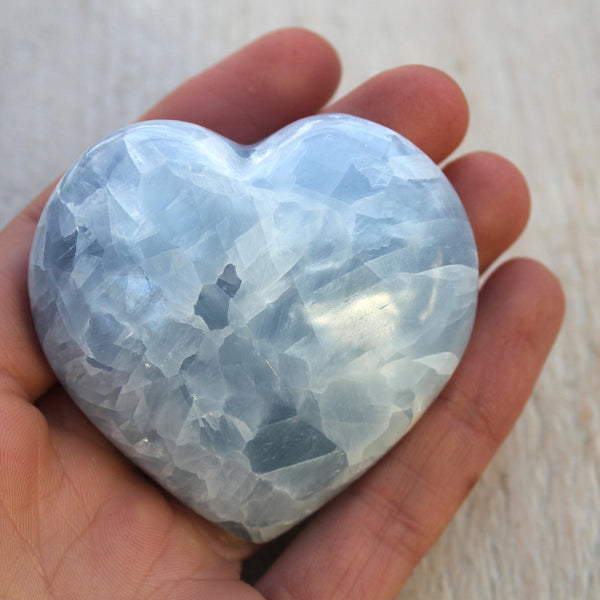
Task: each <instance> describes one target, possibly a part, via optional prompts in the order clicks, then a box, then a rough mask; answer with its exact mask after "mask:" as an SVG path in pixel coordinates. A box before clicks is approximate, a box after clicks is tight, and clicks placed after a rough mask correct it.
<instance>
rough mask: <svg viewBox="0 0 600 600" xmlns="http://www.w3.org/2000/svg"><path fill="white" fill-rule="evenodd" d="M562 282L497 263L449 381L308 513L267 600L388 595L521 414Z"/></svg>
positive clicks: (553, 328)
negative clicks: (340, 488)
mask: <svg viewBox="0 0 600 600" xmlns="http://www.w3.org/2000/svg"><path fill="white" fill-rule="evenodd" d="M563 310H564V300H563V296H562V291H561V289H560V285H559V284H558V282H557V281H556V279H555V278H554V276H553V275H552V274H550V273H549V272H548V271H546V270H545V269H544V268H543V267H542V266H541V265H539V264H537V263H534V262H533V261H526V260H519V261H513V262H511V263H508V264H506V265H504V266H503V267H501V268H500V269H499V270H498V271H497V272H496V273H495V274H494V275H492V277H491V278H490V280H489V281H488V283H487V284H486V285H485V287H484V289H483V291H482V294H481V303H480V309H479V311H478V315H477V320H476V327H475V330H474V334H473V337H472V339H471V342H470V344H469V347H468V349H467V352H466V354H465V356H464V358H463V361H462V362H461V364H460V366H459V368H458V370H457V371H456V373H455V375H454V377H453V378H452V380H451V382H450V383H449V384H448V386H447V387H446V388H445V389H444V391H443V392H442V394H441V396H440V398H439V399H438V400H437V401H436V402H435V403H434V404H433V406H432V407H431V408H430V410H429V411H428V412H427V413H426V414H425V416H424V417H423V419H422V420H421V421H420V422H419V423H418V424H417V425H416V426H415V428H414V429H413V431H412V432H411V433H410V434H409V435H408V436H407V437H406V438H405V439H404V440H403V441H402V442H400V444H398V445H397V446H396V447H395V448H394V449H393V450H392V451H391V452H390V453H388V454H387V455H386V456H385V457H384V458H383V459H382V460H381V461H380V462H379V463H378V464H377V465H376V466H375V468H374V469H372V470H371V471H370V472H369V473H367V474H366V475H365V476H364V477H363V478H362V479H361V480H359V481H358V482H357V483H356V484H354V485H353V486H352V487H351V488H349V490H347V491H346V492H345V493H344V494H342V495H341V496H340V497H339V498H338V499H337V500H336V501H334V502H333V503H332V504H330V505H329V506H328V507H326V508H325V509H324V510H323V511H322V512H321V513H319V514H318V515H317V516H316V517H315V518H314V520H312V521H310V522H309V523H308V524H307V525H306V527H305V529H304V530H303V531H302V532H301V533H300V534H299V536H298V537H297V538H296V540H295V542H294V543H293V544H292V545H291V546H290V547H289V548H288V549H287V550H286V551H285V552H284V554H282V556H281V557H280V558H279V560H278V561H277V562H276V563H275V564H274V565H273V567H272V568H271V570H270V571H269V572H267V574H266V575H265V576H264V577H263V579H262V580H261V581H260V582H259V584H258V589H259V590H260V591H261V592H262V593H263V594H264V595H265V596H266V597H268V598H269V599H270V600H283V599H284V598H292V597H293V598H295V600H305V599H306V600H308V599H314V598H328V599H334V598H340V599H341V598H344V599H345V600H359V599H360V600H369V599H373V600H375V599H377V600H384V599H389V600H391V599H393V598H395V597H396V595H397V593H398V592H399V590H400V588H401V587H402V585H403V583H404V582H405V580H406V579H407V577H408V576H409V574H410V572H411V571H412V569H413V568H414V566H415V565H416V564H417V563H418V562H419V560H420V559H421V558H422V557H423V555H424V554H425V553H426V552H427V550H428V549H429V548H430V547H431V545H432V544H433V542H434V541H435V540H436V539H437V537H438V536H439V535H440V534H441V532H442V530H443V529H444V527H445V526H446V525H447V523H448V521H449V520H450V518H451V517H452V515H453V514H454V512H455V511H456V510H457V508H458V506H459V505H460V503H461V502H462V501H463V500H464V498H465V497H466V495H467V494H468V492H469V491H470V489H471V488H472V486H473V485H474V483H475V482H476V481H477V479H478V478H479V476H480V475H481V473H482V471H483V469H484V468H485V466H486V465H487V463H488V461H489V460H490V458H491V457H492V455H493V454H494V452H495V451H496V450H497V448H498V446H499V444H500V443H501V442H502V440H503V439H504V437H505V436H506V435H507V434H508V432H509V431H510V429H511V427H512V426H513V424H514V422H515V420H516V419H517V417H518V415H519V414H520V412H521V410H522V408H523V406H524V404H525V402H526V400H527V398H528V396H529V395H530V393H531V391H532V388H533V385H534V383H535V380H536V378H537V376H538V374H539V371H540V369H541V367H542V365H543V363H544V360H545V358H546V356H547V354H548V352H549V350H550V347H551V345H552V342H553V340H554V338H555V336H556V334H557V332H558V329H559V327H560V323H561V320H562V315H563Z"/></svg>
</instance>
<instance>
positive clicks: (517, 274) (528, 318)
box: [484, 258, 566, 349]
mask: <svg viewBox="0 0 600 600" xmlns="http://www.w3.org/2000/svg"><path fill="white" fill-rule="evenodd" d="M507 280H508V281H507ZM507 284H508V285H510V287H511V289H512V290H513V298H514V301H515V302H517V303H518V304H519V306H520V311H519V312H520V314H521V320H522V321H523V322H524V323H527V329H528V330H531V331H536V332H538V333H540V334H541V335H538V336H537V339H539V340H540V343H541V344H543V345H544V346H547V348H548V349H549V348H550V346H551V345H552V343H553V342H554V339H555V338H556V336H557V335H558V332H559V331H560V328H561V326H562V322H563V319H564V315H565V310H566V298H565V292H564V289H563V287H562V284H561V282H560V280H559V279H558V277H557V276H556V275H555V274H554V273H553V272H552V271H551V270H550V269H549V268H548V267H546V266H545V265H543V264H542V263H541V262H539V261H537V260H535V259H532V258H513V259H511V260H509V261H507V262H506V263H504V264H502V265H500V267H498V269H497V270H496V271H495V273H494V274H493V275H492V277H491V278H490V280H488V282H487V283H486V286H485V287H484V290H485V292H486V294H487V295H488V296H491V295H494V296H495V297H497V298H498V299H499V300H498V301H500V298H501V295H500V294H498V295H497V296H496V294H495V291H496V288H500V287H505V286H507Z"/></svg>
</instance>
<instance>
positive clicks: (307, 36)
mask: <svg viewBox="0 0 600 600" xmlns="http://www.w3.org/2000/svg"><path fill="white" fill-rule="evenodd" d="M338 78H339V63H338V59H337V57H336V55H335V52H334V50H333V49H332V48H331V46H329V44H328V43H327V42H325V41H324V40H323V39H322V38H320V37H319V36H317V35H315V34H312V33H309V32H307V31H304V30H299V29H291V30H283V31H279V32H275V33H272V34H270V35H267V36H265V37H263V38H261V39H259V40H257V41H256V42H254V43H252V44H250V45H249V46H247V47H246V48H244V49H242V50H240V51H238V52H236V53H235V54H233V55H232V56H230V57H229V58H226V59H225V60H223V61H222V62H221V63H219V64H217V65H215V66H214V67H212V68H210V69H208V70H207V71H205V72H204V73H201V74H200V75H198V76H197V77H195V78H194V79H191V80H190V81H188V82H187V83H185V84H183V85H182V86H181V87H180V88H178V89H177V90H176V91H175V92H173V93H172V94H170V95H169V96H167V98H165V99H164V100H163V101H162V102H160V103H159V104H157V105H156V106H155V107H154V108H153V109H151V110H150V111H149V112H148V113H147V114H146V115H145V116H144V117H145V118H153V119H157V118H162V119H180V120H189V121H193V122H195V123H202V124H204V125H207V126H209V127H211V128H212V129H214V130H216V131H218V132H220V133H223V134H224V135H227V136H229V137H232V138H234V139H237V140H238V141H254V140H256V139H259V138H262V137H265V136H266V135H268V134H269V133H271V132H272V131H274V130H276V129H278V128H279V127H280V126H281V125H283V124H284V123H286V122H287V121H289V120H294V119H296V118H300V117H302V116H305V115H306V114H309V113H311V112H313V111H315V110H318V109H319V108H320V106H321V105H322V103H324V102H326V101H327V100H328V99H329V96H330V95H331V94H332V93H333V90H334V89H335V87H336V85H337V81H338ZM52 188H53V186H52V187H49V188H48V189H46V190H45V191H44V192H42V193H41V194H40V195H39V196H38V197H37V198H36V199H35V200H34V201H33V202H32V203H31V204H30V205H29V206H28V207H27V208H26V209H25V210H23V211H22V212H21V214H19V215H18V216H17V217H16V218H15V219H14V220H13V221H12V222H11V223H10V224H9V225H8V227H7V228H6V229H5V230H4V231H2V232H0V256H1V257H2V261H1V264H0V297H1V298H2V303H0V340H2V344H1V345H0V374H1V373H3V374H5V375H8V376H9V377H11V378H13V379H14V382H16V383H17V384H18V385H19V386H21V387H22V389H23V393H24V394H25V395H26V396H27V397H28V398H30V399H31V400H32V401H33V400H35V399H36V398H38V397H39V396H40V395H41V394H42V393H43V392H44V391H45V390H46V389H48V387H49V386H50V385H52V383H53V381H54V377H53V375H52V372H51V370H50V368H49V367H48V365H47V363H46V360H45V358H44V356H43V353H42V351H41V349H40V347H39V344H38V342H37V338H36V336H35V332H34V330H33V325H32V321H31V315H30V312H29V299H28V293H27V263H28V258H29V257H28V255H29V248H30V246H31V240H32V238H33V234H34V231H35V228H36V226H37V221H38V219H39V215H40V213H41V211H42V208H43V206H44V204H45V203H46V200H47V199H48V196H49V195H50V192H51V190H52Z"/></svg>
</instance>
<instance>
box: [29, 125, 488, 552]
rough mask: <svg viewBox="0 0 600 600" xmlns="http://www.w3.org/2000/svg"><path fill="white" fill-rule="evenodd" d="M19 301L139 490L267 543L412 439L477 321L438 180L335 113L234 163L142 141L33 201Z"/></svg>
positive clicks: (238, 153)
mask: <svg viewBox="0 0 600 600" xmlns="http://www.w3.org/2000/svg"><path fill="white" fill-rule="evenodd" d="M29 286H30V295H31V300H32V308H33V315H34V318H35V325H36V328H37V332H38V335H39V337H40V340H41V342H42V345H43V348H44V350H45V352H46V355H47V357H48V360H49V361H50V364H51V365H52V367H53V369H54V370H55V372H56V374H57V376H58V378H59V379H60V381H61V382H62V384H63V385H64V387H65V388H66V389H67V391H68V392H69V394H70V395H71V396H72V397H73V399H74V400H75V401H76V402H77V404H78V405H79V406H80V407H81V409H82V410H83V411H84V412H85V413H86V414H87V415H88V417H89V418H90V419H91V420H92V421H93V423H94V424H95V425H96V426H97V427H98V428H99V429H100V430H101V431H102V432H104V434H105V435H106V436H108V437H109V438H110V439H111V440H112V441H113V442H114V443H115V444H116V445H117V446H118V447H119V448H120V449H121V450H122V451H123V452H124V453H125V454H126V455H127V456H129V457H130V458H131V459H133V460H134V461H135V462H136V463H137V464H138V465H139V466H140V467H141V468H142V469H144V470H145V471H147V472H148V473H149V474H150V475H151V476H152V477H153V478H154V479H156V481H158V482H159V483H160V484H162V485H163V486H164V487H165V488H166V489H168V490H169V491H171V492H172V493H173V494H174V495H175V496H177V497H178V498H179V499H180V500H182V501H183V502H184V503H186V504H188V505H189V506H190V507H191V508H193V509H194V510H196V511H197V512H198V513H200V514H201V515H203V516H205V517H206V518H208V519H210V520H212V521H215V522H216V523H219V524H220V525H221V526H222V527H224V528H225V529H227V530H229V531H231V532H234V533H235V534H237V535H240V536H243V537H246V538H250V539H253V540H255V541H265V540H268V539H270V538H272V537H275V536H276V535H278V534H280V533H282V532H283V531H285V530H286V529H288V528H290V527H291V526H292V525H294V524H295V523H297V522H298V521H299V520H301V519H303V518H304V517H305V516H307V515H308V514H310V513H312V512H313V511H315V510H316V509H317V508H319V507H320V506H321V505H322V504H324V503H325V502H326V501H327V500H328V499H329V498H331V497H332V496H333V495H334V494H335V493H337V492H338V491H340V490H341V489H342V488H343V487H344V486H346V485H347V484H348V483H349V482H350V481H352V480H353V479H355V478H356V477H358V476H359V475H360V474H361V473H362V472H364V471H365V470H366V469H367V468H368V467H369V466H370V465H372V464H373V463H374V462H375V461H376V460H377V459H378V458H380V457H381V456H382V455H383V454H384V453H385V452H386V451H387V450H388V449H389V448H390V447H391V446H392V445H393V444H395V443H396V442H397V441H398V440H399V439H400V437H402V435H403V434H404V433H405V432H406V431H407V430H408V429H409V428H410V426H411V425H412V424H413V423H414V422H415V420H416V419H418V418H419V417H420V416H421V414H422V413H423V412H424V410H425V409H426V408H427V406H428V405H429V404H430V403H431V401H432V400H433V399H434V398H435V396H436V395H437V394H438V392H439V391H440V390H441V388H442V387H443V385H444V384H445V382H446V381H447V380H448V378H449V377H450V375H451V374H452V372H453V370H454V369H455V367H456V365H457V363H458V361H459V358H460V357H461V355H462V353H463V351H464V348H465V346H466V343H467V340H468V337H469V334H470V331H471V327H472V324H473V317H474V312H475V306H476V297H477V286H478V272H477V256H476V250H475V244H474V240H473V235H472V232H471V229H470V227H469V223H468V220H467V217H466V215H465V213H464V210H463V208H462V205H461V203H460V201H459V199H458V197H457V195H456V193H455V192H454V190H453V189H452V187H451V186H450V184H449V183H448V181H447V180H446V179H445V177H444V176H443V175H442V173H441V171H440V170H439V169H438V168H437V167H436V166H435V165H434V164H433V163H432V162H431V161H430V160H429V159H428V158H427V157H426V156H425V155H424V154H423V153H422V152H421V151H420V150H418V149H417V148H416V147H415V146H413V145H412V144H411V143H410V142H408V141H407V140H405V139H403V138H402V137H400V136H399V135H397V134H396V133H394V132H392V131H390V130H388V129H386V128H384V127H381V126H379V125H376V124H374V123H371V122H369V121H365V120H362V119H358V118H355V117H351V116H347V115H326V116H317V117H312V118H308V119H304V120H302V121H299V122H297V123H294V124H292V125H289V126H288V127H286V128H285V129H282V130H281V131H279V132H278V133H276V134H275V135H273V136H271V137H270V138H268V139H266V140H265V141H263V142H261V143H259V144H257V145H256V146H239V145H237V144H234V143H233V142H231V141H229V140H226V139H224V138H222V137H220V136H218V135H216V134H214V133H212V132H210V131H207V130H205V129H203V128H201V127H198V126H195V125H191V124H186V123H179V122H175V121H155V122H147V123H141V124H137V125H133V126H131V127H128V128H125V129H122V130H120V131H117V132H116V133H114V134H112V135H110V136H109V137H107V138H106V139H104V140H103V141H101V142H100V143H99V144H98V145H96V146H95V147H94V148H92V149H91V150H89V151H88V152H87V153H85V154H84V155H83V156H82V157H81V159H79V160H78V161H77V163H75V165H74V166H73V167H72V168H71V169H70V170H69V171H68V172H67V174H66V175H65V176H64V178H63V179H62V181H61V182H60V183H59V185H58V187H57V188H56V190H55V191H54V193H53V195H52V197H51V198H50V200H49V202H48V205H47V206H46V209H45V210H44V212H43V214H42V217H41V220H40V224H39V227H38V230H37V233H36V237H35V241H34V245H33V249H32V253H31V262H30V271H29Z"/></svg>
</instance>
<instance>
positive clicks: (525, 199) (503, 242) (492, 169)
mask: <svg viewBox="0 0 600 600" xmlns="http://www.w3.org/2000/svg"><path fill="white" fill-rule="evenodd" d="M444 172H445V174H446V176H447V177H448V179H449V180H450V182H451V183H452V185H453V186H454V189H455V190H456V192H457V194H458V195H459V196H460V198H461V200H462V202H463V204H464V207H465V210H466V211H467V214H468V215H469V219H470V221H471V225H472V227H473V232H474V234H475V240H476V242H477V249H478V252H479V259H480V266H481V268H482V269H485V268H486V267H487V266H488V265H489V264H490V263H491V262H493V261H494V260H495V259H496V258H497V257H498V255H500V254H501V253H502V252H504V251H505V250H506V249H507V248H508V247H509V246H510V245H511V244H512V243H513V242H514V241H515V240H516V239H517V238H518V237H519V235H521V233H522V232H523V230H524V229H525V226H526V225H527V222H528V220H529V215H530V210H531V201H530V194H529V187H528V185H527V181H526V179H525V177H524V175H523V174H522V173H521V171H519V169H518V168H517V167H516V166H515V165H514V164H513V163H511V162H510V161H509V160H507V159H506V158H503V157H502V156H499V155H498V154H494V153H492V152H472V153H470V154H467V155H465V156H462V157H460V158H458V159H457V160H455V161H453V162H451V163H449V164H448V165H447V166H446V167H445V168H444Z"/></svg>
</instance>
